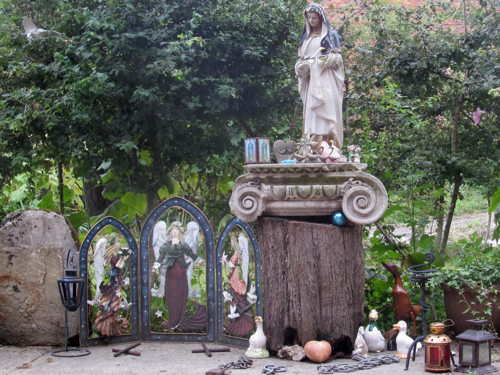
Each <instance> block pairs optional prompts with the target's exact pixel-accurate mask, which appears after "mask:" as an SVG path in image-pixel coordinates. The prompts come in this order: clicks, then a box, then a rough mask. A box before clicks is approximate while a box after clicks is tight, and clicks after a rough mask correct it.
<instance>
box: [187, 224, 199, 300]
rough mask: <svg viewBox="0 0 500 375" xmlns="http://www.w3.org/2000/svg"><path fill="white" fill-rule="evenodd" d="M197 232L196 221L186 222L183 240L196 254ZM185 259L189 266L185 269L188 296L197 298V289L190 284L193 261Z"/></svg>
mask: <svg viewBox="0 0 500 375" xmlns="http://www.w3.org/2000/svg"><path fill="white" fill-rule="evenodd" d="M198 233H200V226H199V225H198V223H197V222H196V221H190V222H189V223H187V225H186V232H185V233H184V241H186V243H187V244H188V245H189V247H190V248H191V250H193V253H195V255H198ZM186 260H187V261H189V266H188V268H187V270H186V275H187V280H188V297H189V298H198V297H199V296H200V292H199V290H193V287H192V286H191V280H192V279H193V268H194V262H193V260H192V259H191V258H189V257H186Z"/></svg>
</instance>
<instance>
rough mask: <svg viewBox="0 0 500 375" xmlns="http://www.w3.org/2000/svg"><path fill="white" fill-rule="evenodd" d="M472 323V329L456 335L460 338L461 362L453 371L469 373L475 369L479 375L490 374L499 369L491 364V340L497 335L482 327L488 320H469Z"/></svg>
mask: <svg viewBox="0 0 500 375" xmlns="http://www.w3.org/2000/svg"><path fill="white" fill-rule="evenodd" d="M467 321H468V322H470V323H471V324H472V327H473V328H472V329H468V330H467V331H465V332H463V333H461V334H460V335H458V336H457V337H456V339H457V340H459V342H458V345H459V354H458V355H459V362H460V366H458V367H456V368H455V369H454V370H453V371H456V372H464V373H468V372H470V371H473V372H474V373H477V374H479V375H482V374H489V373H492V372H495V371H497V369H496V368H495V367H493V366H492V365H491V347H490V340H495V339H496V338H497V337H496V336H495V335H494V334H492V333H490V332H488V331H484V330H483V329H482V326H483V325H484V324H485V323H486V322H487V321H486V320H467Z"/></svg>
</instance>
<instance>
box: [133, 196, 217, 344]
mask: <svg viewBox="0 0 500 375" xmlns="http://www.w3.org/2000/svg"><path fill="white" fill-rule="evenodd" d="M173 207H178V208H182V209H183V210H185V211H186V212H187V213H189V214H190V215H191V216H192V217H193V219H194V220H196V222H197V223H198V224H199V225H200V228H201V230H202V231H203V235H204V237H205V249H206V271H207V274H206V282H207V286H206V288H207V289H206V290H207V310H208V321H207V323H208V324H207V334H203V335H202V334H197V333H151V331H150V311H149V306H150V303H149V302H150V293H149V289H150V287H149V252H148V250H149V248H150V237H151V234H152V231H153V228H154V225H155V223H156V222H157V220H158V219H159V218H160V217H161V216H162V215H163V214H164V213H165V212H167V211H168V210H169V209H170V208H173ZM139 247H140V254H141V255H140V262H141V323H142V324H141V339H143V340H149V341H161V340H164V341H199V342H205V341H207V342H212V341H214V339H215V286H214V235H213V231H212V228H211V226H210V223H209V222H208V219H207V218H206V216H205V214H204V213H203V212H202V211H201V210H200V209H199V208H198V207H196V206H195V205H194V204H193V203H191V202H189V201H188V200H186V199H184V198H181V197H173V198H170V199H168V200H166V201H165V202H163V203H161V204H160V205H159V206H157V207H156V208H155V209H154V210H153V211H152V212H151V213H150V214H149V216H148V217H147V219H146V222H145V224H144V227H143V229H142V232H141V237H140V243H139Z"/></svg>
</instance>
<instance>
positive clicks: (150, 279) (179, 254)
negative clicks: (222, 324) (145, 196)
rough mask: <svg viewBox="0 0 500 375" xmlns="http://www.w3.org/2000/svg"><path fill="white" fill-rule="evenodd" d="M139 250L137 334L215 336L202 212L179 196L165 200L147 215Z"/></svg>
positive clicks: (210, 246) (209, 242)
mask: <svg viewBox="0 0 500 375" xmlns="http://www.w3.org/2000/svg"><path fill="white" fill-rule="evenodd" d="M199 234H201V235H202V239H200V238H199ZM200 245H202V246H200ZM140 252H141V291H142V292H141V302H142V303H141V306H142V308H141V322H142V333H141V337H142V338H143V339H146V340H154V341H156V340H167V341H213V340H214V338H215V334H214V333H215V319H214V317H215V284H214V266H213V264H214V259H213V255H214V240H213V232H212V229H211V227H210V224H209V222H208V220H207V218H206V217H205V215H204V214H203V213H202V212H201V211H200V210H199V209H198V208H197V207H196V206H195V205H194V204H192V203H191V202H189V201H187V200H185V199H183V198H180V197H175V198H171V199H169V200H167V201H165V202H163V203H162V204H160V205H159V206H158V207H157V208H155V209H154V210H153V211H152V212H151V213H150V215H149V216H148V218H147V219H146V222H145V224H144V228H143V230H142V232H141V236H140ZM203 257H205V258H203ZM186 259H187V260H186ZM203 264H204V265H205V267H203ZM203 280H204V283H203ZM195 281H197V282H196V283H195Z"/></svg>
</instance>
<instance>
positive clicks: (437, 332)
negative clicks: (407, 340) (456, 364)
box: [424, 323, 451, 372]
mask: <svg viewBox="0 0 500 375" xmlns="http://www.w3.org/2000/svg"><path fill="white" fill-rule="evenodd" d="M444 329H445V325H444V323H431V324H430V331H431V333H430V334H429V335H427V336H426V337H425V338H424V348H425V371H428V372H449V371H451V365H450V358H451V339H450V338H449V337H448V336H447V335H445V334H444Z"/></svg>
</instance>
